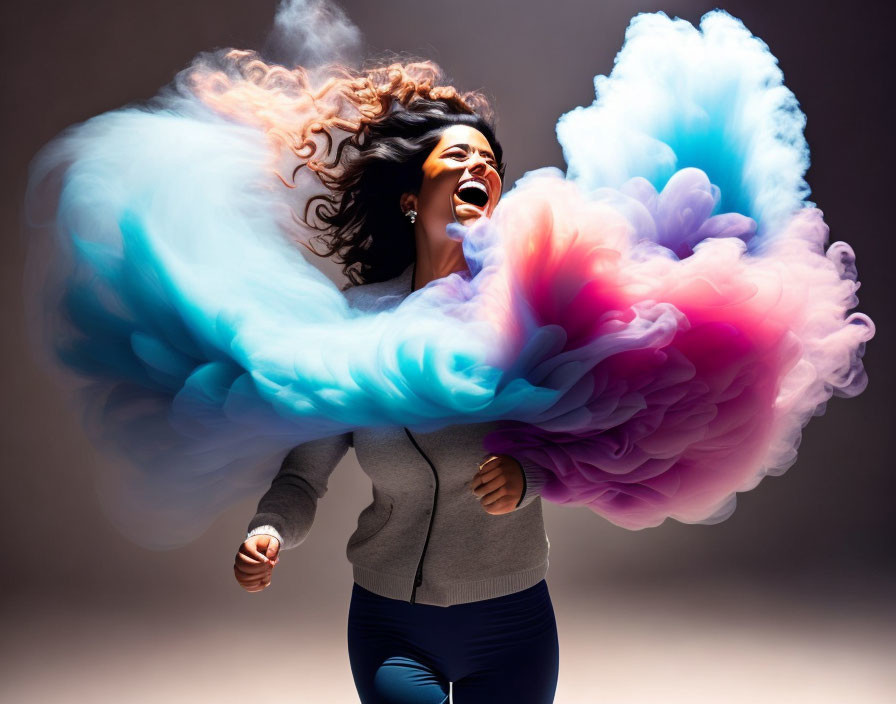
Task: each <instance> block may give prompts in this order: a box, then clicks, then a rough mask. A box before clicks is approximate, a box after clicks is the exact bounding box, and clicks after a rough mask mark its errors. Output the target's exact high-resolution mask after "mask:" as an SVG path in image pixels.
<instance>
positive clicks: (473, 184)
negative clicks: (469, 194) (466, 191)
mask: <svg viewBox="0 0 896 704" xmlns="http://www.w3.org/2000/svg"><path fill="white" fill-rule="evenodd" d="M461 188H478V189H479V190H480V191H482V192H483V193H485V195H488V189H487V188H486V187H485V184H483V183H482V182H480V181H464V182H463V183H462V184H460V187H459V188H458V189H457V190H460V189H461Z"/></svg>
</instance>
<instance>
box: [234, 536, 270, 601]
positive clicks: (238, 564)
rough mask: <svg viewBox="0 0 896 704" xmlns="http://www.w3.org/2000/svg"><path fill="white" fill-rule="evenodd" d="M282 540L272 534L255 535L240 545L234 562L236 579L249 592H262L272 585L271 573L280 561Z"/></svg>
mask: <svg viewBox="0 0 896 704" xmlns="http://www.w3.org/2000/svg"><path fill="white" fill-rule="evenodd" d="M279 553H280V541H279V540H277V539H276V538H275V537H274V536H272V535H264V534H261V535H253V536H252V537H251V538H248V539H247V540H246V542H244V543H243V544H242V545H240V549H239V551H238V552H237V554H236V560H235V561H234V563H233V574H234V576H235V577H236V581H237V582H239V585H240V586H241V587H242V588H243V589H245V590H246V591H247V592H260V591H261V590H262V589H265V588H266V587H269V586H270V585H271V574H272V573H273V571H274V566H275V565H276V564H277V563H278V562H279V559H280V558H279V557H278V555H279Z"/></svg>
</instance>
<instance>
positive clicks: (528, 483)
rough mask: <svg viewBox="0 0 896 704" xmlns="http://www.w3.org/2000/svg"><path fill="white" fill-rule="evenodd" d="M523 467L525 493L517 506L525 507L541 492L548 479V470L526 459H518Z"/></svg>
mask: <svg viewBox="0 0 896 704" xmlns="http://www.w3.org/2000/svg"><path fill="white" fill-rule="evenodd" d="M517 462H519V463H520V466H521V467H522V468H523V481H524V484H525V486H523V495H522V496H521V497H520V501H519V503H518V504H517V505H516V507H517V508H523V507H525V506H528V505H529V504H531V503H532V502H533V501H534V500H535V497H536V496H539V495H540V494H541V488H542V487H543V486H544V483H545V480H546V479H547V471H546V470H544V469H542V468H541V467H540V466H538V465H537V464H533V463H532V462H527V461H525V460H517Z"/></svg>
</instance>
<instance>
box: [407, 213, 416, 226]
mask: <svg viewBox="0 0 896 704" xmlns="http://www.w3.org/2000/svg"><path fill="white" fill-rule="evenodd" d="M404 214H405V215H406V216H407V218H408V219H409V220H410V221H411V225H413V224H414V223H415V222H417V211H416V210H405V211H404Z"/></svg>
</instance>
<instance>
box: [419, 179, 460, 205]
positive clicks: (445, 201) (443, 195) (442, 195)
mask: <svg viewBox="0 0 896 704" xmlns="http://www.w3.org/2000/svg"><path fill="white" fill-rule="evenodd" d="M456 183H457V176H456V175H455V174H454V173H452V172H451V171H449V170H447V169H441V170H438V171H436V172H435V173H432V172H431V173H430V174H428V175H426V176H424V179H423V183H421V184H420V193H419V194H418V196H417V205H418V208H417V209H418V210H419V211H420V212H432V211H441V210H444V209H446V208H449V209H450V207H451V195H452V193H453V192H454V186H455V184H456Z"/></svg>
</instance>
